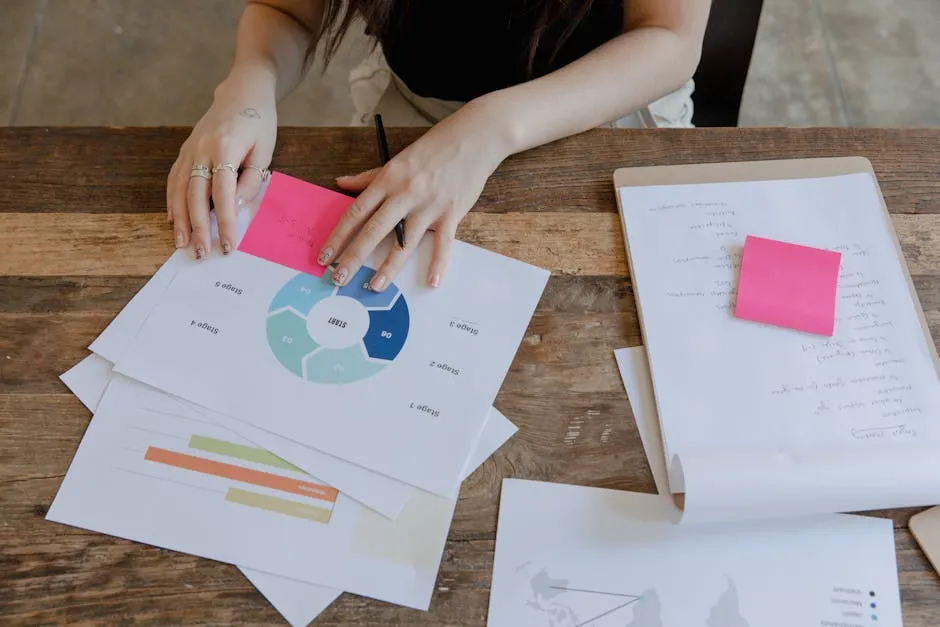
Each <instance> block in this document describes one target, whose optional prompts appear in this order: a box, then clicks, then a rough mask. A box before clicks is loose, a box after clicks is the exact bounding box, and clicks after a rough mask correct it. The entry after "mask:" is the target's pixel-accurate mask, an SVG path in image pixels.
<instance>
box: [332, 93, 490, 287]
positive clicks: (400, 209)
mask: <svg viewBox="0 0 940 627" xmlns="http://www.w3.org/2000/svg"><path fill="white" fill-rule="evenodd" d="M487 128H488V124H487V113H486V112H485V110H484V108H482V107H480V106H478V105H475V104H474V103H470V104H468V105H465V106H464V108H463V109H461V110H459V111H458V112H457V113H454V114H453V115H451V116H450V117H449V118H447V119H445V120H443V121H442V122H440V123H439V124H438V125H437V126H435V127H433V128H432V129H431V130H430V131H428V132H427V134H425V135H424V136H423V137H421V139H419V140H418V141H416V142H415V143H414V144H412V145H411V146H409V147H408V148H406V149H405V150H403V151H402V152H401V153H399V154H398V155H396V156H395V157H394V158H392V159H391V160H390V161H389V162H388V163H387V164H386V165H385V166H384V167H382V168H376V169H374V170H369V171H366V172H362V173H360V174H357V175H355V176H348V177H340V178H339V179H337V181H336V182H337V185H339V186H340V187H341V188H342V189H344V190H346V191H349V192H353V193H359V196H358V198H356V200H355V201H354V202H353V203H352V205H351V206H350V207H349V209H348V210H347V211H346V213H345V214H344V215H343V217H342V219H341V220H340V222H339V224H338V225H337V226H336V228H335V229H334V230H333V232H332V233H331V234H330V236H329V237H328V238H327V240H326V243H325V244H324V246H323V249H322V250H321V252H320V255H319V257H318V259H317V261H318V262H319V263H320V265H324V266H325V265H328V264H335V265H334V270H333V282H334V283H335V284H336V285H345V284H346V283H347V282H348V281H349V280H350V278H351V277H353V276H354V275H355V274H356V272H357V271H358V270H359V268H360V267H361V266H362V264H363V263H364V262H365V261H366V260H367V259H368V258H369V255H370V254H371V253H372V252H373V251H374V250H375V248H376V246H378V244H379V243H380V242H381V241H382V240H383V239H384V238H385V237H386V236H387V235H388V234H389V233H391V232H392V231H393V230H394V229H395V225H396V224H398V222H399V220H401V219H404V220H405V246H404V248H400V247H399V246H398V245H397V243H396V244H395V246H394V248H393V250H392V252H391V253H390V254H389V256H388V257H387V258H386V259H385V261H384V263H382V264H381V265H380V266H379V268H378V269H377V270H376V273H375V276H373V278H372V280H371V282H370V285H369V286H370V288H371V289H373V290H375V291H377V292H381V291H383V290H384V289H385V288H386V286H388V284H389V283H391V282H392V281H393V280H394V278H395V276H396V275H397V274H398V272H399V271H400V270H401V268H402V266H403V265H404V264H405V261H407V259H408V257H409V256H410V255H411V254H412V252H414V250H415V249H416V248H417V246H418V243H419V242H420V241H421V238H422V237H424V235H425V233H426V232H427V231H433V232H434V252H433V256H432V259H431V264H430V267H429V268H428V273H427V283H428V285H430V286H431V287H437V286H438V285H439V284H440V281H441V279H442V278H443V276H444V272H445V270H446V268H447V261H448V258H449V255H450V248H451V244H452V243H453V241H454V236H455V235H456V232H457V226H458V224H459V223H460V221H461V220H462V219H463V217H464V216H465V215H466V214H467V212H469V211H470V209H471V208H472V207H473V205H474V203H476V201H477V199H478V198H479V197H480V193H481V192H482V191H483V186H484V185H485V184H486V180H487V178H489V176H490V175H491V174H492V173H493V171H494V170H495V169H496V167H497V166H498V165H499V163H500V162H501V161H502V160H503V159H504V158H505V157H506V153H504V152H503V148H502V145H501V143H500V142H499V141H496V140H495V139H494V137H493V136H492V135H491V134H490V133H489V132H487ZM360 192H361V193H360Z"/></svg>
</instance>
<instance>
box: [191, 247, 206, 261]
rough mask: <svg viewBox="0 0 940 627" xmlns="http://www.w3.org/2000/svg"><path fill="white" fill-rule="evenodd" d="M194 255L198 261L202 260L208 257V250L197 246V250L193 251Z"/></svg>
mask: <svg viewBox="0 0 940 627" xmlns="http://www.w3.org/2000/svg"><path fill="white" fill-rule="evenodd" d="M193 255H195V257H196V259H202V258H203V257H205V256H206V249H205V248H203V247H202V246H196V250H195V251H193Z"/></svg>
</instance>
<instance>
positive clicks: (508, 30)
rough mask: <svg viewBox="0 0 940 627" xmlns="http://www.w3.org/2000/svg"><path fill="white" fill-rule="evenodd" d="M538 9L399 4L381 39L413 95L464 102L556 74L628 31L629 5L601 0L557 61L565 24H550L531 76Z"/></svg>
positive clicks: (516, 1)
mask: <svg viewBox="0 0 940 627" xmlns="http://www.w3.org/2000/svg"><path fill="white" fill-rule="evenodd" d="M576 2H577V0H574V2H572V4H575V3H576ZM533 4H536V8H535V9H533V8H532V5H533ZM539 4H540V3H533V2H532V0H475V1H473V2H458V1H455V0H405V1H404V2H401V1H398V2H393V3H392V6H393V9H392V15H391V19H390V21H389V25H388V28H387V29H386V32H385V33H383V35H382V36H381V37H380V38H379V41H380V43H381V44H382V49H383V52H384V54H385V58H386V60H387V61H388V64H389V66H390V67H391V68H392V70H393V71H394V72H395V73H396V74H397V75H398V76H399V77H400V78H401V79H402V80H403V81H404V83H405V84H406V85H407V86H408V88H409V89H411V91H413V92H414V93H415V94H417V95H419V96H425V97H433V98H440V99H443V100H458V101H462V102H465V101H469V100H472V99H473V98H476V97H477V96H481V95H483V94H486V93H489V92H492V91H495V90H498V89H503V88H506V87H511V86H513V85H517V84H519V83H522V82H525V81H527V80H530V79H531V78H537V77H539V76H543V75H545V74H548V73H550V72H553V71H555V70H556V69H558V68H560V67H562V66H564V65H567V64H568V63H571V62H572V61H574V60H576V59H578V58H579V57H582V56H584V55H585V54H587V53H588V52H590V51H591V50H593V49H594V48H597V47H598V46H600V45H601V44H603V43H605V42H607V41H609V40H610V39H613V38H614V37H616V36H617V35H619V34H620V33H622V32H623V0H595V1H594V3H593V5H592V7H591V9H590V11H589V12H588V14H587V15H586V17H585V18H584V20H583V21H582V22H580V23H579V25H578V26H577V28H576V29H575V30H574V32H573V33H572V34H571V36H570V37H569V38H568V39H567V40H565V42H564V44H563V45H562V47H561V48H560V49H559V50H558V52H557V53H556V54H555V56H554V59H550V57H551V56H552V52H553V51H554V50H555V47H556V44H557V42H558V41H559V37H560V36H561V34H562V33H563V32H564V30H565V26H566V25H567V24H566V22H564V21H559V22H557V23H555V24H553V25H551V26H550V27H549V28H548V30H547V31H546V32H545V33H544V34H543V35H542V37H541V40H540V43H539V47H538V50H537V52H536V56H535V62H534V64H533V73H532V75H531V76H530V75H529V73H528V64H529V41H530V39H531V37H532V32H533V30H534V29H535V28H536V25H537V23H538V20H539V15H540V12H541V8H540V7H539V6H538V5H539Z"/></svg>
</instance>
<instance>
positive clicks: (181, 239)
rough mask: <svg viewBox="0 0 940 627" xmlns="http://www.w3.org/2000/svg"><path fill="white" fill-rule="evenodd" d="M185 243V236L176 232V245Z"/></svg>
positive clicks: (181, 245)
mask: <svg viewBox="0 0 940 627" xmlns="http://www.w3.org/2000/svg"><path fill="white" fill-rule="evenodd" d="M185 245H186V236H185V235H183V234H182V233H177V234H176V247H177V248H182V247H183V246H185Z"/></svg>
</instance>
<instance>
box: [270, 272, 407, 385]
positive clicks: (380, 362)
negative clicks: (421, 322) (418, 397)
mask: <svg viewBox="0 0 940 627" xmlns="http://www.w3.org/2000/svg"><path fill="white" fill-rule="evenodd" d="M374 274H375V271H374V270H373V269H372V268H367V267H365V266H363V267H362V268H360V269H359V272H357V273H356V275H355V276H354V277H353V278H352V280H351V281H350V282H349V283H348V284H347V285H345V286H343V287H336V286H334V285H333V283H332V280H331V279H330V276H331V274H330V271H329V270H327V272H326V273H324V275H323V277H322V278H317V277H315V276H312V275H309V274H304V273H301V274H298V275H297V276H295V277H294V278H292V279H291V280H290V281H288V282H287V283H285V284H284V287H282V288H281V289H280V290H279V291H278V292H277V294H275V296H274V299H273V300H272V301H271V306H270V307H269V308H268V317H267V336H268V345H269V346H270V347H271V351H272V352H273V353H274V356H275V357H276V358H277V360H278V361H279V362H280V363H281V365H283V366H284V367H285V368H287V369H288V370H290V371H291V372H292V373H294V374H295V375H297V376H298V377H301V378H302V379H305V380H306V381H311V382H315V383H327V384H342V383H351V382H353V381H359V380H361V379H365V378H367V377H370V376H372V375H374V374H376V373H377V372H380V371H381V370H382V369H384V368H385V367H386V366H388V365H389V364H390V363H391V362H392V361H393V360H394V359H395V357H397V356H398V354H399V353H400V352H401V349H402V347H403V346H404V345H405V340H406V339H407V338H408V327H409V315H408V303H407V302H406V301H405V296H404V294H402V293H401V291H400V290H399V289H398V287H397V286H396V285H395V284H394V283H392V284H390V285H389V286H388V288H387V289H386V290H385V291H383V292H373V291H371V290H370V289H369V288H368V284H369V280H370V279H371V278H372V276H373V275H374Z"/></svg>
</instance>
